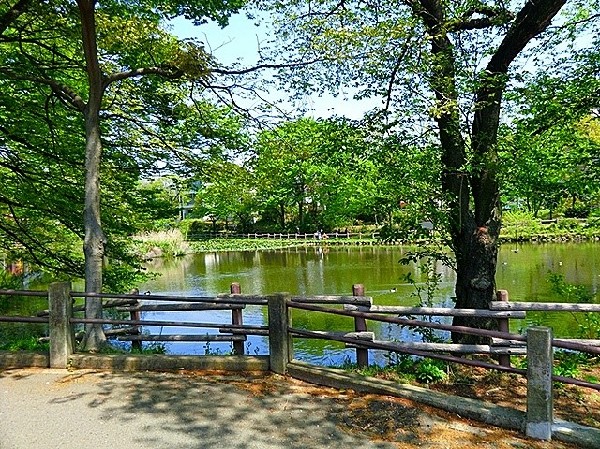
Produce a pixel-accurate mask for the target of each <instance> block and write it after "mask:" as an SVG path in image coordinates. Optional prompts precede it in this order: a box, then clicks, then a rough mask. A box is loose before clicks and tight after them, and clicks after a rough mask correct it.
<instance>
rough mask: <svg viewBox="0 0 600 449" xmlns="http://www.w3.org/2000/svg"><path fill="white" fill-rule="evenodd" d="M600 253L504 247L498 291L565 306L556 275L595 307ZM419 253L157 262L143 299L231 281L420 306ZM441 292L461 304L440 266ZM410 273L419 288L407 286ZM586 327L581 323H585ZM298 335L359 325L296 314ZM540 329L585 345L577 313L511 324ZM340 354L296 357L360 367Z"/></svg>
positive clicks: (336, 349)
mask: <svg viewBox="0 0 600 449" xmlns="http://www.w3.org/2000/svg"><path fill="white" fill-rule="evenodd" d="M598 249H600V244H597V243H552V244H550V243H544V244H541V243H540V244H532V243H526V244H518V245H515V244H510V245H508V244H507V245H504V246H502V248H501V250H500V254H499V259H498V272H497V288H498V289H505V290H508V292H509V296H510V299H511V300H513V301H542V302H544V301H556V302H561V301H564V298H561V297H559V296H558V295H557V294H556V293H553V292H552V289H551V284H550V282H549V280H548V279H549V275H550V273H554V274H558V275H561V276H563V277H564V279H565V281H566V282H568V283H573V284H578V285H583V286H585V288H586V289H587V290H588V291H590V292H591V293H592V294H593V296H594V299H593V301H595V302H600V301H599V299H598V295H597V290H598V283H599V281H600V253H599V251H598ZM412 250H414V248H412V247H409V246H393V247H392V246H390V247H378V246H362V247H344V246H329V247H306V248H294V249H285V250H271V251H250V252H241V251H235V252H219V253H204V254H196V255H191V256H187V257H185V258H182V259H176V260H170V261H165V260H156V261H155V262H154V263H152V264H149V265H148V269H149V270H150V271H153V272H156V273H159V275H160V276H158V277H157V278H156V279H154V280H152V281H149V282H147V283H145V284H144V285H142V286H140V290H141V291H145V290H148V291H151V292H152V293H156V294H167V295H178V296H191V295H201V296H207V295H215V294H218V293H226V292H228V291H229V287H230V284H231V283H232V282H239V283H240V284H241V288H242V293H251V294H270V293H275V292H283V291H285V292H289V293H291V294H298V295H320V294H338V295H342V294H351V292H352V285H353V284H358V283H360V284H363V285H364V286H365V289H366V294H367V295H369V296H372V297H373V299H374V303H375V304H382V305H415V304H417V303H418V302H419V298H418V296H417V295H416V292H417V289H418V288H424V287H425V283H424V281H425V279H426V273H424V272H423V267H421V266H420V265H418V264H414V263H411V264H408V265H403V264H401V263H399V260H400V259H401V258H403V257H405V256H406V255H407V254H408V253H409V252H410V251H412ZM435 270H436V272H437V273H439V280H438V282H437V292H436V294H435V297H434V298H433V305H443V306H451V305H452V295H453V290H454V281H455V273H454V271H453V270H452V269H450V268H448V267H445V266H443V265H441V264H438V265H437V266H436V267H435ZM408 274H410V276H411V278H412V279H413V280H414V282H407V280H406V276H407V275H408ZM197 313H198V312H181V313H178V317H177V320H181V321H184V320H190V321H194V320H198V316H197V315H195V314H197ZM204 313H205V312H203V315H202V321H206V322H215V323H226V322H228V321H229V320H230V315H229V312H211V313H210V314H209V316H208V318H207V317H206V315H204ZM145 317H146V318H147V319H157V320H158V319H167V320H168V319H171V320H173V319H174V318H173V316H172V315H171V316H169V317H167V316H166V315H165V314H161V313H147V314H145ZM577 319H581V317H579V318H577ZM244 322H245V323H247V324H265V323H266V314H265V313H264V310H263V309H262V308H260V307H249V308H248V309H247V310H246V311H245V312H244ZM293 322H294V326H297V327H306V328H312V329H318V330H324V329H328V330H344V331H349V330H353V322H352V320H350V319H348V318H344V317H337V316H332V315H323V314H314V313H311V314H306V313H303V312H300V311H295V313H294V314H293ZM531 324H543V325H551V326H552V327H553V328H554V331H555V334H556V335H557V336H562V337H577V336H578V322H577V321H576V317H575V316H574V315H570V314H564V313H562V314H540V313H529V314H528V316H527V320H526V321H525V322H523V321H521V322H519V321H516V320H513V321H511V330H512V331H519V330H520V329H521V328H524V327H526V326H527V325H531ZM148 330H149V331H150V332H151V333H161V332H162V333H164V334H166V333H186V332H190V333H191V332H193V331H192V330H190V329H173V328H168V329H167V328H164V329H156V328H153V329H148ZM369 330H373V331H374V332H375V333H376V336H377V338H381V339H408V340H415V339H418V338H419V336H418V335H414V334H412V333H411V332H410V331H408V330H407V329H404V328H398V327H397V326H388V325H382V326H379V327H376V328H373V329H369ZM265 348H266V341H265V339H264V338H261V337H249V340H248V342H247V353H250V354H252V353H260V354H262V353H265V351H266V350H265ZM341 348H342V346H341V345H339V344H337V343H333V342H328V341H324V340H321V341H317V340H304V339H298V340H295V344H294V351H295V355H296V357H297V358H299V359H301V360H306V361H311V362H319V363H321V364H338V363H341V362H342V361H343V360H344V359H345V358H349V359H353V357H354V351H352V350H341V351H340V349H341ZM167 349H168V351H169V352H170V353H178V354H205V353H226V352H228V351H229V350H230V345H229V344H223V343H210V344H204V343H172V344H167ZM385 357H386V355H385V354H376V355H375V361H376V362H377V363H385Z"/></svg>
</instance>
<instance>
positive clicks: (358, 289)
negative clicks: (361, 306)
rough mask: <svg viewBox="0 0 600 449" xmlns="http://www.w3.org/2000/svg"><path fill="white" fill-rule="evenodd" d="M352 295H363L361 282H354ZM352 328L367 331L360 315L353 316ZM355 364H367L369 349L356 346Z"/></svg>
mask: <svg viewBox="0 0 600 449" xmlns="http://www.w3.org/2000/svg"><path fill="white" fill-rule="evenodd" d="M352 295H353V296H365V286H364V285H362V284H354V285H353V286H352ZM354 330H355V331H356V332H366V331H367V320H366V319H364V318H361V317H354ZM356 364H357V365H358V367H359V368H365V367H367V366H369V350H368V349H365V348H356Z"/></svg>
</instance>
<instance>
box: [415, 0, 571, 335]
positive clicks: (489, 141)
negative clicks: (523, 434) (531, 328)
mask: <svg viewBox="0 0 600 449" xmlns="http://www.w3.org/2000/svg"><path fill="white" fill-rule="evenodd" d="M565 1H566V0H538V1H536V2H533V1H531V0H528V1H527V2H526V3H525V5H524V6H523V8H522V9H521V11H519V13H518V14H517V15H516V18H515V20H514V21H513V23H512V25H511V27H510V28H509V30H508V31H507V33H506V35H505V36H504V39H503V40H502V42H501V43H500V45H499V47H498V49H497V50H496V52H495V53H494V54H493V55H492V57H491V59H490V62H489V63H488V66H487V67H486V70H485V71H483V72H482V76H481V78H480V80H479V83H480V87H479V89H478V91H477V92H476V94H477V97H476V100H475V104H474V110H475V114H474V119H473V124H472V130H471V148H472V161H471V163H470V166H468V164H467V157H466V147H465V145H466V144H465V141H464V139H463V137H462V134H461V127H460V116H459V112H458V104H459V101H458V94H457V83H456V75H455V74H456V68H455V65H456V58H455V55H454V51H453V45H452V41H451V39H450V35H449V31H448V27H447V25H448V21H447V17H446V16H445V13H446V10H445V8H446V7H445V6H444V2H442V1H441V0H419V1H418V2H412V3H411V6H412V7H413V11H414V12H415V14H417V15H418V16H419V17H420V18H421V20H422V21H423V24H424V25H425V27H426V29H427V31H428V34H429V35H430V36H431V54H432V57H433V64H432V71H431V74H430V81H429V82H430V85H431V87H432V89H433V91H434V92H435V95H436V99H437V105H436V110H437V111H438V113H437V115H436V121H437V125H438V129H439V138H440V144H441V147H442V164H443V167H444V169H443V170H444V171H443V174H442V191H443V192H444V195H445V199H446V201H447V207H448V212H449V214H448V215H449V226H450V235H451V238H452V245H453V250H454V253H455V255H456V272H457V281H456V307H457V308H481V309H485V308H488V307H489V303H490V301H492V300H493V299H494V293H495V290H496V284H495V276H496V265H497V257H498V236H499V234H500V225H501V207H500V195H499V187H498V179H497V164H498V160H497V159H498V157H497V148H496V145H497V133H498V127H499V123H500V110H501V102H502V95H503V92H504V90H505V87H506V81H507V78H508V75H507V74H508V68H509V66H510V64H511V62H512V61H513V60H514V59H515V58H516V57H517V56H518V55H519V53H520V52H521V51H522V50H523V49H524V48H525V46H526V45H527V44H528V43H529V42H530V41H531V39H533V37H535V36H536V35H538V34H539V33H540V32H542V31H543V30H545V29H546V27H547V26H548V24H549V23H550V21H551V19H552V18H553V17H554V16H555V15H556V14H557V13H558V11H559V10H560V9H561V7H562V6H563V5H564V3H565ZM467 25H468V24H467V23H465V26H467ZM463 29H467V28H463ZM453 323H454V324H455V325H467V326H473V327H486V328H490V327H493V326H494V325H495V323H493V322H492V321H491V320H486V319H480V318H479V319H478V318H464V317H456V318H455V319H454V322H453ZM452 338H453V340H454V341H461V342H471V341H476V340H477V338H474V337H470V336H465V335H463V334H458V333H455V334H453V336H452Z"/></svg>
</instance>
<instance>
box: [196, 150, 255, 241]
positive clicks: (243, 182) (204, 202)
mask: <svg viewBox="0 0 600 449" xmlns="http://www.w3.org/2000/svg"><path fill="white" fill-rule="evenodd" d="M211 172H212V174H211V175H210V176H208V177H206V178H205V180H204V182H203V186H202V188H201V189H200V190H199V191H198V193H197V194H196V198H195V201H194V215H196V216H198V217H205V216H206V217H209V218H210V220H211V221H212V222H213V231H215V232H216V230H217V229H216V224H217V222H218V221H219V220H222V221H224V222H225V224H226V228H227V224H229V223H230V222H234V223H236V224H237V227H238V230H239V231H240V232H248V231H249V228H250V226H251V225H252V221H253V217H252V214H253V211H254V207H255V204H254V180H253V175H252V173H250V172H249V171H248V170H247V169H246V168H245V167H242V166H241V165H238V164H235V163H233V162H229V161H219V162H215V163H214V164H213V169H212V170H211Z"/></svg>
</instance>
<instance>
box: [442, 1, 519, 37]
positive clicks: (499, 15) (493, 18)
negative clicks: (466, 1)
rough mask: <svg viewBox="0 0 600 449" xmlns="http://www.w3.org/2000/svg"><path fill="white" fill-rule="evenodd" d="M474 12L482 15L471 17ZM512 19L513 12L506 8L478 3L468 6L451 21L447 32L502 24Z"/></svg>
mask: <svg viewBox="0 0 600 449" xmlns="http://www.w3.org/2000/svg"><path fill="white" fill-rule="evenodd" d="M475 14H479V15H482V16H484V17H475V18H474V17H473V16H474V15H475ZM513 19H514V14H513V13H512V12H511V11H509V10H508V9H506V8H494V7H490V6H486V5H484V4H480V5H478V6H474V7H472V8H469V9H468V10H467V11H466V12H465V13H464V14H463V15H462V16H461V17H460V19H458V20H456V21H453V22H451V23H450V24H449V25H448V26H447V28H448V31H449V32H455V31H466V30H476V29H483V28H489V27H492V26H498V25H504V24H507V23H509V22H510V21H511V20H513Z"/></svg>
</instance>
